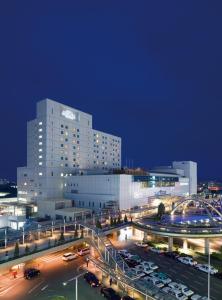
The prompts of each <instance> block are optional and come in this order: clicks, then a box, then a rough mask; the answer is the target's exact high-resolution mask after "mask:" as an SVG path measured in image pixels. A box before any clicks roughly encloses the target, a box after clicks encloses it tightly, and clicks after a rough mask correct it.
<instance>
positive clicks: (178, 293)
mask: <svg viewBox="0 0 222 300" xmlns="http://www.w3.org/2000/svg"><path fill="white" fill-rule="evenodd" d="M173 294H174V296H175V297H176V298H177V299H179V300H187V299H188V297H187V296H186V295H184V294H183V293H182V292H181V291H177V290H174V291H173Z"/></svg>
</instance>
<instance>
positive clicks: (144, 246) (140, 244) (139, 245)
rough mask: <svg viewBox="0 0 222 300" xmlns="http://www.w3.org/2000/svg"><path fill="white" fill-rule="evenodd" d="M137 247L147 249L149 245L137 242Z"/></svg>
mask: <svg viewBox="0 0 222 300" xmlns="http://www.w3.org/2000/svg"><path fill="white" fill-rule="evenodd" d="M135 245H136V246H137V247H141V248H146V247H148V244H147V243H145V242H136V243H135Z"/></svg>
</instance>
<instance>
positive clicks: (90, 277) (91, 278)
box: [84, 272, 100, 287]
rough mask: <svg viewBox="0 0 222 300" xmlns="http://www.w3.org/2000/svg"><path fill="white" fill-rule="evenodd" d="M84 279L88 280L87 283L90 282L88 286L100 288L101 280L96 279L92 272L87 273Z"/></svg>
mask: <svg viewBox="0 0 222 300" xmlns="http://www.w3.org/2000/svg"><path fill="white" fill-rule="evenodd" d="M84 279H85V280H86V282H88V284H90V285H91V286H93V287H97V286H100V282H99V279H98V278H97V277H96V275H94V274H93V273H91V272H87V273H86V274H85V275H84Z"/></svg>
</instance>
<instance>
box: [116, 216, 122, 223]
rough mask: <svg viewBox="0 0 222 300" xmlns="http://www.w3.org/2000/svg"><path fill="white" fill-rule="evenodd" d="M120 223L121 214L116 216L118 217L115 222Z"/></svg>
mask: <svg viewBox="0 0 222 300" xmlns="http://www.w3.org/2000/svg"><path fill="white" fill-rule="evenodd" d="M120 223H121V215H119V216H118V219H117V224H120Z"/></svg>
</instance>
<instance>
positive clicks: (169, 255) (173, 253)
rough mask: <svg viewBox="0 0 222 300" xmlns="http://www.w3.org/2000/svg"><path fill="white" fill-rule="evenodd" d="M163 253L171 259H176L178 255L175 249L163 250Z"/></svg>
mask: <svg viewBox="0 0 222 300" xmlns="http://www.w3.org/2000/svg"><path fill="white" fill-rule="evenodd" d="M164 255H165V256H167V257H169V258H173V259H176V258H177V257H179V256H180V255H179V252H177V251H172V252H169V251H168V252H164Z"/></svg>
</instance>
